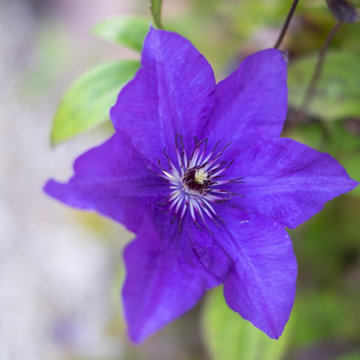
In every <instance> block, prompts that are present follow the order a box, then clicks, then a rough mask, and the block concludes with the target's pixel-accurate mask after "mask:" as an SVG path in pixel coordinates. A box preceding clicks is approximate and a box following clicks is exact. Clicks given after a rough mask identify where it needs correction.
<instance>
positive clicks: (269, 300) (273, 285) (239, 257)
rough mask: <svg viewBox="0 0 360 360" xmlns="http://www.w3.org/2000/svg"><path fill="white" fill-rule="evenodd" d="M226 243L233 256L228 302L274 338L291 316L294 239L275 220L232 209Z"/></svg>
mask: <svg viewBox="0 0 360 360" xmlns="http://www.w3.org/2000/svg"><path fill="white" fill-rule="evenodd" d="M224 220H225V221H226V223H227V229H228V231H227V232H226V233H225V234H224V235H223V238H222V239H221V243H222V245H223V247H224V249H225V250H226V251H227V253H228V255H229V256H230V257H231V258H232V260H233V263H234V265H233V267H232V269H231V271H230V272H229V274H228V276H227V278H226V280H225V282H224V295H225V299H226V302H227V303H228V305H229V306H230V307H231V308H232V309H233V310H234V311H236V312H238V313H239V314H240V315H241V316H242V317H243V318H245V319H246V320H249V321H250V322H251V323H252V324H253V325H255V326H256V327H257V328H259V329H260V330H262V331H264V332H265V333H266V334H267V335H268V336H270V337H271V338H278V337H279V336H280V335H281V333H282V331H283V329H284V326H285V324H286V322H287V321H288V318H289V315H290V312H291V309H292V306H293V302H294V298H295V288H296V274H297V265H296V259H295V255H294V253H293V249H292V245H291V239H290V237H289V236H288V234H287V233H286V231H285V229H284V228H283V227H282V226H281V225H279V224H278V223H277V222H275V221H273V220H272V219H269V218H265V217H262V216H255V217H254V216H244V215H239V214H237V213H236V212H232V213H230V212H229V213H228V214H227V215H226V217H225V216H224Z"/></svg>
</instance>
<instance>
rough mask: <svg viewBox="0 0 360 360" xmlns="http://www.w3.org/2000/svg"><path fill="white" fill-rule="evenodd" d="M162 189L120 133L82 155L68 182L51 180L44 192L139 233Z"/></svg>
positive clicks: (143, 160) (126, 137)
mask: <svg viewBox="0 0 360 360" xmlns="http://www.w3.org/2000/svg"><path fill="white" fill-rule="evenodd" d="M162 186H163V184H162V182H161V181H160V179H159V178H157V177H156V176H155V175H153V174H152V173H151V172H150V171H149V170H148V169H147V167H146V161H145V159H144V158H143V156H142V155H140V154H139V153H138V152H137V151H136V150H135V149H134V147H133V146H132V144H131V140H130V139H129V137H128V136H127V135H124V134H121V133H117V134H115V135H113V136H112V137H111V138H110V139H109V140H108V141H106V142H105V143H104V144H102V145H100V146H98V147H96V148H93V149H91V150H89V151H88V152H86V153H85V154H83V155H81V156H80V157H79V158H78V159H77V160H76V161H75V164H74V176H73V177H72V178H71V179H70V180H69V181H68V182H67V183H59V182H57V181H55V180H49V181H48V183H47V184H46V185H45V187H44V191H45V192H46V193H47V194H48V195H50V196H52V197H54V198H55V199H57V200H60V201H62V202H64V203H66V204H67V205H70V206H73V207H76V208H80V209H87V210H94V211H97V212H100V213H101V214H103V215H105V216H109V217H111V218H112V219H114V220H116V221H118V222H121V223H123V224H124V225H125V226H127V227H128V228H129V229H130V230H132V231H135V230H136V229H137V227H138V224H139V223H140V222H141V218H142V214H143V212H144V209H145V208H146V206H147V204H148V203H149V202H152V201H153V199H154V198H155V197H157V196H158V194H159V192H161V190H162Z"/></svg>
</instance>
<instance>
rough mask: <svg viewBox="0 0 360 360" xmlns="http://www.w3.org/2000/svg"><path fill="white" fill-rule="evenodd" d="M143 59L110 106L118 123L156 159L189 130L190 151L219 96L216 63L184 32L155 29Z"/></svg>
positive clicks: (185, 138)
mask: <svg viewBox="0 0 360 360" xmlns="http://www.w3.org/2000/svg"><path fill="white" fill-rule="evenodd" d="M141 64H142V67H141V68H140V70H139V71H138V72H137V74H136V76H135V78H134V79H133V80H132V81H131V82H130V83H129V84H128V85H127V86H125V87H124V89H123V90H122V91H121V93H120V95H119V97H118V100H117V103H116V104H115V105H114V107H113V108H112V109H111V112H110V115H111V119H112V122H113V124H114V127H115V129H116V130H121V131H124V132H126V133H128V134H129V135H131V137H132V141H133V144H134V145H135V147H136V149H137V150H139V151H140V152H141V153H142V154H143V155H145V157H147V158H148V159H150V160H152V161H154V162H157V161H158V159H159V157H160V156H161V154H162V152H163V150H164V149H165V148H167V149H173V148H174V144H175V136H176V135H180V136H184V143H185V146H186V147H187V150H188V151H190V148H189V145H188V144H193V143H194V141H193V138H194V136H197V135H198V134H200V131H201V129H202V128H203V126H204V123H205V121H206V120H207V118H208V116H209V113H210V111H211V110H212V108H213V105H214V101H215V79H214V74H213V71H212V69H211V66H210V65H209V63H208V62H207V61H206V59H205V58H204V57H203V56H202V55H201V54H200V53H199V52H198V51H197V50H196V48H195V47H194V46H193V45H192V44H191V43H190V42H189V41H188V40H186V39H185V38H183V37H181V36H180V35H178V34H175V33H172V32H168V31H163V30H154V29H151V30H150V32H149V34H148V36H147V37H146V40H145V44H144V49H143V53H142V59H141Z"/></svg>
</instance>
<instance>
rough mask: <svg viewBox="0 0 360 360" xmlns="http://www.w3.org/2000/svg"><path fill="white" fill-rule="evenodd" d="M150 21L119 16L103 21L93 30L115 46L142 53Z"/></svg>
mask: <svg viewBox="0 0 360 360" xmlns="http://www.w3.org/2000/svg"><path fill="white" fill-rule="evenodd" d="M149 23H150V21H149V20H148V19H146V18H140V17H130V16H118V17H114V18H111V19H109V20H106V21H103V22H101V23H99V24H98V25H96V26H95V27H94V28H93V33H94V34H95V35H97V36H99V37H101V38H104V39H106V40H108V41H110V42H113V43H115V44H120V45H123V46H126V47H129V48H131V49H133V50H136V51H139V52H140V51H141V49H142V46H143V42H144V39H145V36H146V34H147V33H148V31H149Z"/></svg>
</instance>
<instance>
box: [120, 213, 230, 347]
mask: <svg viewBox="0 0 360 360" xmlns="http://www.w3.org/2000/svg"><path fill="white" fill-rule="evenodd" d="M199 237H201V238H200V239H199ZM194 241H196V242H197V244H196V246H195V247H194ZM124 258H125V264H126V269H127V276H126V281H125V284H124V288H123V292H122V295H123V303H124V308H125V317H126V320H127V322H128V332H129V335H130V337H131V339H132V340H133V341H134V342H142V341H144V340H145V339H146V338H147V337H149V336H150V335H152V334H153V333H155V332H156V331H158V330H159V329H160V328H162V327H163V326H165V325H166V324H167V323H169V322H170V321H172V320H174V319H176V318H178V317H180V316H181V315H183V314H184V313H185V312H186V311H188V310H189V309H190V308H192V307H193V306H194V305H195V304H196V303H197V302H198V301H199V299H200V298H201V296H202V295H203V293H204V292H205V291H206V290H207V289H209V288H211V287H213V286H216V285H219V284H220V283H221V282H222V281H223V279H224V278H225V275H226V274H227V273H228V269H229V261H230V260H229V258H228V257H227V255H226V254H225V253H224V252H223V250H221V249H220V248H219V247H218V246H217V245H216V244H215V243H214V241H213V240H212V239H211V237H210V236H209V234H207V233H206V232H201V231H200V230H198V229H197V228H196V227H195V226H194V224H193V223H192V221H191V220H190V221H189V222H187V223H184V224H183V228H182V231H181V232H179V229H178V227H177V226H176V225H175V224H170V217H169V216H168V214H166V215H164V216H161V215H159V214H158V216H157V217H156V220H149V218H147V220H146V221H145V222H144V224H143V226H142V228H141V230H140V232H139V233H138V236H137V239H136V240H135V241H133V242H132V243H130V244H129V245H128V247H127V248H126V249H125V253H124ZM209 269H211V271H209Z"/></svg>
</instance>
